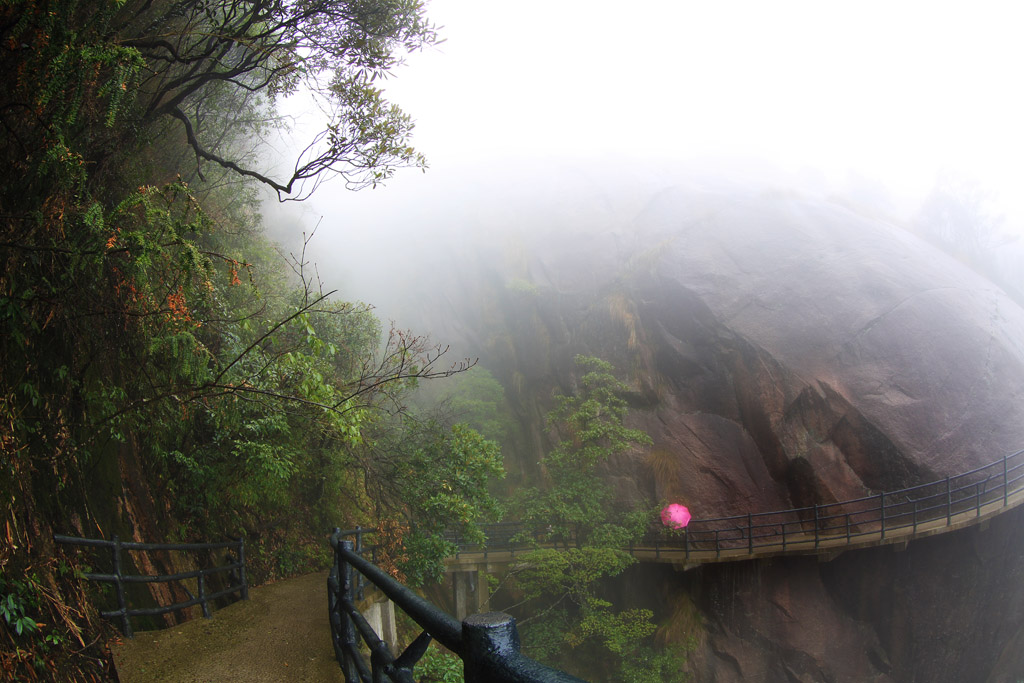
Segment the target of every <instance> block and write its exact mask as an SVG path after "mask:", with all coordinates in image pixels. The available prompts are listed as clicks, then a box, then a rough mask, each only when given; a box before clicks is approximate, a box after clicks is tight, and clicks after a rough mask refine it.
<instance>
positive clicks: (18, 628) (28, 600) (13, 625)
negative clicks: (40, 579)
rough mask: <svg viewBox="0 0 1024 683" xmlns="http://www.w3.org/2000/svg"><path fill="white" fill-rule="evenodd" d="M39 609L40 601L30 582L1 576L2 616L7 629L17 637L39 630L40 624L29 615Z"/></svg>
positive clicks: (0, 609)
mask: <svg viewBox="0 0 1024 683" xmlns="http://www.w3.org/2000/svg"><path fill="white" fill-rule="evenodd" d="M38 607H39V599H38V597H37V596H36V594H35V591H34V590H33V588H32V583H31V582H29V581H19V580H16V579H15V580H11V581H9V580H8V579H7V578H6V577H4V576H0V616H2V617H3V618H4V621H5V622H6V623H7V627H8V628H9V629H11V630H13V631H14V632H15V633H16V634H17V635H19V636H20V635H22V634H25V635H28V634H30V633H32V632H33V631H38V630H39V626H40V625H39V624H37V623H36V620H35V619H34V618H33V617H32V616H31V615H30V614H29V612H30V611H34V610H35V609H36V608H38Z"/></svg>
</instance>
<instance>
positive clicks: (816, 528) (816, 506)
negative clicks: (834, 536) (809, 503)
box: [814, 503, 821, 550]
mask: <svg viewBox="0 0 1024 683" xmlns="http://www.w3.org/2000/svg"><path fill="white" fill-rule="evenodd" d="M820 542H821V539H820V538H819V537H818V504H817V503H815V504H814V549H815V550H817V549H818V544H819V543H820Z"/></svg>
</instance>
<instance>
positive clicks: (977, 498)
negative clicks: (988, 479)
mask: <svg viewBox="0 0 1024 683" xmlns="http://www.w3.org/2000/svg"><path fill="white" fill-rule="evenodd" d="M981 484H982V482H980V481H979V482H978V483H977V484H975V485H974V507H975V509H977V511H978V514H977V516H978V517H981Z"/></svg>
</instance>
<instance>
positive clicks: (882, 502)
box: [878, 491, 885, 541]
mask: <svg viewBox="0 0 1024 683" xmlns="http://www.w3.org/2000/svg"><path fill="white" fill-rule="evenodd" d="M878 509H879V510H880V511H881V512H880V514H881V520H882V539H881V540H883V541H884V540H885V492H884V491H883V492H882V493H879V494H878Z"/></svg>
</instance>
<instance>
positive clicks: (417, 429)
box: [365, 420, 505, 585]
mask: <svg viewBox="0 0 1024 683" xmlns="http://www.w3.org/2000/svg"><path fill="white" fill-rule="evenodd" d="M372 452H373V454H374V456H373V457H371V458H367V460H366V461H365V462H366V464H367V467H368V470H369V471H368V476H367V485H368V489H369V490H370V491H371V492H372V493H373V497H374V498H375V499H376V500H377V501H379V502H380V505H381V508H380V512H379V513H378V514H379V515H380V516H382V517H388V518H390V519H393V520H395V521H396V522H397V526H396V529H400V530H402V531H401V532H400V534H399V536H400V537H399V538H396V539H394V540H395V541H396V542H397V543H398V546H399V549H398V550H396V551H395V553H394V554H395V556H396V557H395V564H396V569H397V570H398V571H399V572H400V573H401V575H402V576H403V577H404V578H405V579H406V580H407V581H408V582H409V583H411V584H412V585H421V584H423V583H425V582H428V581H437V580H439V579H440V577H441V575H442V574H443V573H444V559H445V558H446V557H448V556H450V555H451V554H452V553H454V551H455V549H456V547H455V545H454V544H453V543H451V542H450V541H448V540H447V539H446V538H445V532H452V531H455V532H458V533H459V534H460V536H461V537H462V538H463V539H465V540H467V541H469V542H472V543H483V542H484V540H485V538H484V535H483V532H482V530H481V529H480V524H481V523H484V522H486V521H491V520H493V519H496V518H497V517H498V516H499V514H500V511H499V507H498V502H497V500H496V499H495V497H494V496H493V495H492V494H491V493H490V491H489V485H490V483H491V481H492V480H493V479H495V478H500V477H503V476H504V474H505V471H504V468H503V466H502V462H501V450H500V448H499V446H498V444H497V443H495V442H493V441H488V440H487V439H485V438H484V437H483V436H482V435H481V434H480V433H479V432H477V431H476V430H474V429H472V428H470V427H468V426H466V425H461V424H456V425H454V426H452V427H451V428H447V427H445V426H444V425H442V424H441V423H439V422H437V421H434V420H427V421H426V422H420V421H418V420H406V421H405V422H404V424H401V425H398V424H392V425H391V427H390V430H389V433H388V434H387V435H383V436H382V437H381V438H380V439H379V440H378V441H377V442H376V443H375V444H374V446H373V450H372Z"/></svg>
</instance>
